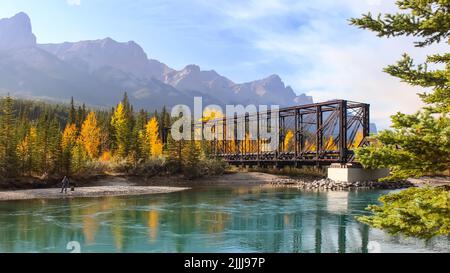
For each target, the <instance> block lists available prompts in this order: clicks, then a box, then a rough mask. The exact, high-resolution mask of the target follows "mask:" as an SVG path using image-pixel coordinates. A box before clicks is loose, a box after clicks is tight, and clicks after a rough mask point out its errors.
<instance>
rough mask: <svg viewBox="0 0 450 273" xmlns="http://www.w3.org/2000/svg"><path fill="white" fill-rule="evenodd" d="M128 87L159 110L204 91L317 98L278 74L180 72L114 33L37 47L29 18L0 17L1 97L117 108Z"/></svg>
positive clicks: (250, 100) (222, 95) (281, 100)
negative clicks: (250, 77)
mask: <svg viewBox="0 0 450 273" xmlns="http://www.w3.org/2000/svg"><path fill="white" fill-rule="evenodd" d="M124 91H127V92H128V94H129V97H130V101H131V102H132V103H133V104H134V105H135V106H136V107H139V108H145V109H148V110H151V109H159V108H161V107H162V106H163V105H166V106H168V107H170V106H173V105H176V104H180V103H182V104H188V105H190V104H192V102H193V97H194V96H202V97H203V102H204V104H219V105H225V104H244V105H246V104H256V105H259V104H277V105H280V106H290V105H298V104H307V103H312V102H313V100H312V98H311V97H309V96H306V95H305V94H302V95H299V96H298V95H296V93H295V92H294V91H293V90H292V88H291V87H289V86H285V84H284V83H283V81H282V79H281V78H280V77H279V76H278V75H271V76H269V77H267V78H264V79H261V80H256V81H252V82H247V83H235V82H233V81H232V80H230V79H228V78H226V77H224V76H222V75H220V74H218V73H217V72H216V71H214V70H210V71H203V70H201V69H200V67H199V66H197V65H192V64H191V65H187V66H186V67H185V68H183V69H181V70H176V69H173V68H170V67H169V66H167V65H166V64H164V63H162V62H160V61H158V60H154V59H151V58H149V57H148V56H147V54H146V53H145V52H144V50H143V49H142V47H141V46H139V45H138V44H137V43H135V42H133V41H129V42H117V41H115V40H113V39H111V38H105V39H99V40H89V41H80V42H64V43H59V44H38V43H37V42H36V36H35V35H34V34H33V32H32V25H31V21H30V18H29V17H28V15H27V14H25V13H18V14H16V15H15V16H13V17H11V18H5V19H1V20H0V94H5V93H10V94H12V95H14V96H20V97H27V98H41V99H48V100H55V101H68V100H69V99H70V97H71V96H73V97H75V99H76V100H77V101H82V102H86V103H87V104H89V105H94V106H105V107H107V106H108V107H109V106H113V105H115V104H116V103H117V102H118V101H119V100H120V99H121V97H122V95H123V93H124Z"/></svg>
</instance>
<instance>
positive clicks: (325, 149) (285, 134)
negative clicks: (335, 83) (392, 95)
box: [193, 100, 370, 167]
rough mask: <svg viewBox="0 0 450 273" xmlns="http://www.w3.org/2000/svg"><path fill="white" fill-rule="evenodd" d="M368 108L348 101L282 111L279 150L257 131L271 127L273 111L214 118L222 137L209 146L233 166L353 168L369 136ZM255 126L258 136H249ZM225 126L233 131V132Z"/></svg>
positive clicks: (334, 101)
mask: <svg viewBox="0 0 450 273" xmlns="http://www.w3.org/2000/svg"><path fill="white" fill-rule="evenodd" d="M369 108H370V105H369V104H365V103H358V102H352V101H347V100H333V101H328V102H323V103H315V104H307V105H299V106H293V107H288V108H281V109H279V115H278V119H279V120H278V123H274V124H276V126H278V136H277V137H278V138H279V139H278V140H279V141H278V143H279V144H278V145H277V146H276V147H273V146H272V147H270V145H267V141H265V140H263V139H262V138H261V136H260V132H259V128H260V126H259V125H260V123H261V122H266V119H267V124H270V123H271V122H272V121H271V120H270V119H271V118H272V117H271V115H270V110H269V111H268V112H267V113H260V112H258V113H254V114H248V113H247V114H246V115H243V116H237V115H235V116H234V117H224V118H220V119H216V120H215V121H214V122H213V124H214V125H213V126H212V131H213V132H215V133H219V134H221V137H220V138H217V139H214V140H211V141H207V145H208V147H209V151H210V153H211V155H212V156H215V157H217V158H221V159H223V160H225V161H227V162H228V163H230V164H234V165H250V166H252V165H258V166H288V165H291V166H296V167H299V166H303V165H330V164H332V163H341V164H345V163H351V162H354V149H355V148H357V147H360V146H361V145H363V144H364V140H365V138H366V137H367V136H369V134H370V122H369ZM255 121H256V123H257V128H258V130H257V133H256V136H253V137H250V136H249V127H250V122H255ZM230 122H231V123H230ZM242 123H244V124H242ZM230 124H234V126H230ZM200 126H201V129H202V130H201V132H203V129H204V126H205V122H200ZM239 126H243V127H241V128H245V136H244V137H243V138H239V137H238V127H239ZM227 127H233V128H232V130H231V131H230V128H227ZM196 128H197V129H199V125H194V129H193V130H194V131H195V130H197V129H196ZM198 131H200V130H198ZM241 133H242V132H241ZM194 134H195V133H194ZM230 134H231V135H230Z"/></svg>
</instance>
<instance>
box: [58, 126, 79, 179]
mask: <svg viewBox="0 0 450 273" xmlns="http://www.w3.org/2000/svg"><path fill="white" fill-rule="evenodd" d="M77 136H78V132H77V127H76V125H75V124H73V123H72V124H67V125H66V128H65V129H64V132H63V135H62V141H61V149H62V170H63V172H64V173H65V174H66V175H69V174H70V173H71V170H70V167H71V161H72V150H73V148H74V147H75V145H76V141H77Z"/></svg>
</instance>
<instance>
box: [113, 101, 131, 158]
mask: <svg viewBox="0 0 450 273" xmlns="http://www.w3.org/2000/svg"><path fill="white" fill-rule="evenodd" d="M111 125H112V127H113V129H114V136H115V141H116V147H117V150H116V153H117V155H118V156H120V157H126V156H127V155H128V152H129V150H130V146H131V135H132V134H131V128H130V119H129V114H128V113H127V110H126V107H125V106H124V104H123V102H121V103H119V105H117V108H116V110H115V111H114V115H113V116H112V118H111Z"/></svg>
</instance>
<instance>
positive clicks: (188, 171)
mask: <svg viewBox="0 0 450 273" xmlns="http://www.w3.org/2000/svg"><path fill="white" fill-rule="evenodd" d="M199 156H200V151H199V149H198V145H197V144H196V143H195V141H188V143H187V144H186V145H184V147H183V154H182V162H183V173H184V176H186V177H187V178H189V179H193V178H197V177H199V176H200V175H201V173H200V168H199V162H200V160H199Z"/></svg>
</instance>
